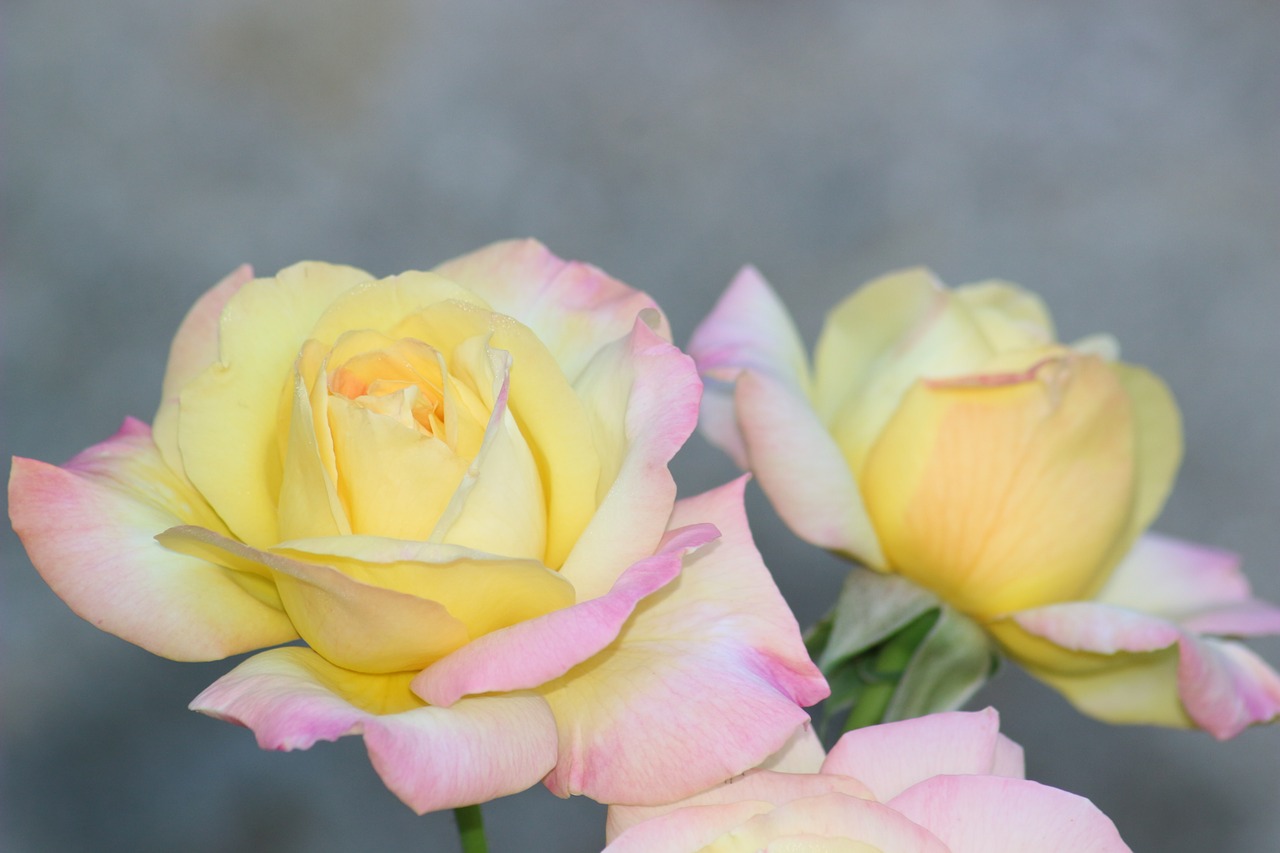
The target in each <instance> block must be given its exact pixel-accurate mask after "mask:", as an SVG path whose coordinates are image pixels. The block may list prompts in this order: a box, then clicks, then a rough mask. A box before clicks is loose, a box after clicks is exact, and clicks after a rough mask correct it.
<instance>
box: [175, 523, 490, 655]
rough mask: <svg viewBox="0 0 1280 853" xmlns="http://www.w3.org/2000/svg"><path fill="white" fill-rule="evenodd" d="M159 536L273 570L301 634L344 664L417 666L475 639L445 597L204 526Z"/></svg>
mask: <svg viewBox="0 0 1280 853" xmlns="http://www.w3.org/2000/svg"><path fill="white" fill-rule="evenodd" d="M158 538H159V539H160V541H161V542H162V543H163V544H164V546H165V547H167V548H169V549H171V550H173V551H174V552H176V553H180V554H187V555H190V556H194V557H199V558H202V559H205V560H208V561H210V562H216V563H218V564H219V565H223V566H226V567H228V568H231V569H236V570H238V571H240V572H242V573H244V574H246V575H254V574H258V573H269V575H270V577H271V579H272V580H273V581H274V582H275V585H276V588H277V589H279V591H280V599H281V601H282V602H283V603H284V607H285V610H286V611H287V612H288V614H289V618H290V620H291V621H292V622H293V624H294V626H296V628H297V631H298V633H299V634H300V635H301V636H302V639H304V640H306V641H307V644H308V645H310V646H311V647H312V648H314V649H315V650H316V651H317V652H318V653H319V654H321V655H323V656H324V658H325V659H327V660H329V661H330V662H332V663H333V664H335V665H337V666H342V667H347V668H350V669H355V670H359V671H362V672H372V673H389V672H400V671H404V670H417V669H421V668H422V667H424V666H426V665H427V664H429V663H431V662H432V661H435V660H438V659H439V658H441V657H443V656H444V655H446V654H448V653H449V652H451V651H453V650H454V649H457V648H459V647H461V646H462V645H463V644H465V643H466V642H467V640H468V639H469V637H468V633H467V626H466V625H465V624H463V622H462V621H461V620H459V619H457V618H455V617H454V616H453V615H452V614H450V613H449V611H448V610H447V609H446V608H445V607H444V606H443V605H442V604H440V603H438V602H436V601H431V600H428V599H425V598H420V597H418V596H416V595H413V594H412V593H407V592H401V591H398V590H396V589H393V588H384V587H379V586H373V585H370V584H367V583H362V582H360V581H359V580H356V579H354V578H352V577H350V576H348V575H347V574H344V573H343V572H341V571H339V570H338V569H336V568H334V567H332V566H328V565H323V564H321V563H319V562H315V561H312V560H300V559H293V558H291V557H288V556H285V555H284V554H282V553H274V552H270V551H260V550H257V549H255V548H250V547H249V546H247V545H243V544H241V543H239V542H236V541H235V540H232V539H228V538H226V537H224V536H219V535H217V534H215V533H211V532H210V531H207V530H203V529H201V528H198V527H175V528H172V529H170V530H167V531H165V532H164V533H163V534H162V535H161V536H160V537H158Z"/></svg>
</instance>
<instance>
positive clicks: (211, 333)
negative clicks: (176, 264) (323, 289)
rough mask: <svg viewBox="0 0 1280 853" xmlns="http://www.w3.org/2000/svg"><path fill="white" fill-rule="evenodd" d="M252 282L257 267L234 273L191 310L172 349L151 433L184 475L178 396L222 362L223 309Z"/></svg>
mask: <svg viewBox="0 0 1280 853" xmlns="http://www.w3.org/2000/svg"><path fill="white" fill-rule="evenodd" d="M252 279H253V267H251V266H249V265H248V264H242V265H240V266H239V267H236V268H235V269H234V270H232V271H231V272H230V273H229V274H228V275H227V277H226V278H224V279H222V281H220V282H218V283H217V284H215V285H214V286H213V288H212V289H210V290H209V291H208V292H206V293H205V294H204V295H203V296H201V297H200V298H199V299H197V300H196V304H195V305H192V306H191V310H190V311H188V312H187V316H186V317H184V318H183V320H182V325H181V326H179V327H178V333H177V334H176V335H174V337H173V344H172V345H170V347H169V363H168V365H167V366H166V367H165V372H164V385H163V386H162V390H161V392H160V408H159V409H158V410H157V411H156V416H155V418H154V419H152V424H151V429H152V434H153V436H154V438H155V442H156V446H157V447H159V448H160V455H161V456H163V457H164V461H165V463H166V464H167V465H168V466H169V467H170V468H172V469H173V470H175V471H177V472H178V473H182V454H180V453H179V452H178V394H179V392H181V391H182V387H183V386H184V385H186V384H187V383H188V382H190V381H191V380H192V379H194V378H195V377H196V376H198V375H199V374H200V373H201V372H202V371H203V370H204V369H205V368H207V367H208V366H209V365H211V364H213V363H214V362H215V361H217V360H218V319H219V318H220V317H221V316H222V309H223V308H224V307H226V304H227V302H228V301H229V300H230V299H231V297H232V296H235V294H236V292H237V291H239V290H240V288H242V287H244V286H245V285H246V284H248V283H249V281H251V280H252Z"/></svg>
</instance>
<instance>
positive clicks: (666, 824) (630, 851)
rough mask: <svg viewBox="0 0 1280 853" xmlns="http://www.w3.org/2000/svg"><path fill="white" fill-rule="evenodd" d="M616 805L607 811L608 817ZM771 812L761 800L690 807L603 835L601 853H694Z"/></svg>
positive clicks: (768, 805) (767, 804)
mask: <svg viewBox="0 0 1280 853" xmlns="http://www.w3.org/2000/svg"><path fill="white" fill-rule="evenodd" d="M617 808H618V807H617V806H614V807H612V808H610V809H609V814H610V817H611V818H612V815H613V812H614V811H615V810H617ZM771 809H773V804H772V803H768V802H765V801H762V800H741V801H738V802H732V803H721V804H718V805H712V806H690V807H688V808H684V809H680V810H679V811H678V812H670V813H668V814H660V815H658V816H657V817H654V818H652V819H650V820H646V821H645V822H644V823H637V824H634V825H632V824H628V825H627V827H625V831H624V830H623V829H617V830H612V829H611V830H610V831H607V832H606V834H605V840H606V841H607V842H608V843H609V846H608V847H606V848H605V850H604V853H654V851H656V850H661V851H662V853H697V851H700V850H704V849H706V847H707V846H708V845H709V844H712V843H714V842H715V841H716V839H718V838H721V837H723V836H724V835H725V834H726V833H729V832H732V831H733V829H734V828H735V827H737V826H740V825H741V824H743V823H745V822H746V821H748V820H750V819H751V818H753V817H755V816H756V815H759V814H764V813H766V812H768V811H770V810H771Z"/></svg>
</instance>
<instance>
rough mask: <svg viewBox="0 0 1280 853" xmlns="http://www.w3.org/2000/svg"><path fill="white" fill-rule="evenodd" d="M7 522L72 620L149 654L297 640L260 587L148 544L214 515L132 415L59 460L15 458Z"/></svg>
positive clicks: (207, 654)
mask: <svg viewBox="0 0 1280 853" xmlns="http://www.w3.org/2000/svg"><path fill="white" fill-rule="evenodd" d="M9 517H10V519H11V521H12V522H13V528H14V530H15V531H17V533H18V536H19V538H20V539H21V540H22V543H23V545H24V546H25V547H26V549H27V554H28V555H29V556H30V558H31V562H32V563H33V564H34V565H35V567H36V569H37V570H38V571H39V572H40V575H41V576H42V577H43V578H44V580H45V582H46V583H48V584H49V586H50V587H51V588H52V589H53V591H54V592H55V593H57V594H58V596H59V597H60V598H61V599H62V600H63V601H65V602H66V603H67V605H68V606H69V607H70V608H71V609H72V610H73V611H75V613H76V614H77V615H79V616H80V617H81V618H83V619H85V620H87V621H88V622H91V623H92V624H94V625H96V626H97V627H99V628H101V629H102V630H104V631H107V632H108V633H111V634H115V635H116V636H118V637H121V638H123V639H125V640H128V641H129V642H131V643H134V644H135V645H138V646H141V647H142V648H144V649H146V650H147V651H150V652H154V653H155V654H158V655H162V656H164V657H168V658H173V659H175V660H216V659H218V658H223V657H226V656H228V655H233V654H239V653H241V652H246V651H250V650H252V649H257V648H261V647H263V646H272V645H276V644H278V643H284V642H288V641H289V640H293V639H297V636H298V635H297V633H296V632H295V631H294V629H293V626H292V625H291V624H290V622H289V619H288V617H287V616H285V614H284V613H283V611H282V610H281V609H280V607H279V602H278V600H275V601H271V595H270V593H269V590H257V589H255V592H257V593H259V596H258V597H255V595H251V594H250V592H248V591H247V590H248V589H249V587H247V586H245V585H242V584H240V583H237V580H236V578H235V576H234V573H232V572H228V571H227V570H225V569H223V568H220V567H219V566H216V565H214V564H212V563H209V562H207V561H205V560H201V559H197V558H192V557H188V556H184V555H182V554H177V553H174V552H172V551H170V550H168V549H166V548H165V547H164V546H162V545H161V544H159V543H158V542H156V540H155V538H154V537H155V535H156V534H157V533H160V532H161V531H163V530H165V529H166V528H169V527H172V526H174V525H176V524H184V523H203V524H211V525H214V526H217V525H219V522H218V520H217V518H216V516H214V515H213V513H212V511H210V510H209V509H208V507H207V506H205V505H204V502H203V500H202V499H201V498H200V495H199V494H198V493H197V492H196V491H195V490H194V489H192V488H191V486H190V485H189V484H188V483H186V482H185V481H184V480H182V479H181V478H180V476H179V475H178V474H176V473H174V472H173V470H172V469H170V468H169V467H168V466H167V465H166V464H165V463H164V461H163V460H162V459H161V458H160V452H159V451H158V450H157V449H156V446H155V444H154V443H152V441H151V431H150V430H149V429H148V428H147V426H146V425H145V424H143V423H141V422H139V421H135V420H133V419H129V420H127V421H125V424H124V426H123V427H121V429H120V432H118V433H117V434H116V435H114V436H113V437H111V438H109V439H107V440H106V441H104V442H102V443H101V444H96V445H94V446H93V447H90V448H89V449H88V450H85V451H84V452H82V453H81V454H79V455H78V456H76V457H75V458H74V459H72V460H71V461H70V462H68V463H67V464H66V465H64V466H63V467H57V466H55V465H48V464H46V463H44V462H37V461H35V460H32V459H22V458H15V459H14V460H13V470H12V473H11V475H10V478H9ZM268 602H269V603H268ZM273 604H274V605H275V606H272V605H273Z"/></svg>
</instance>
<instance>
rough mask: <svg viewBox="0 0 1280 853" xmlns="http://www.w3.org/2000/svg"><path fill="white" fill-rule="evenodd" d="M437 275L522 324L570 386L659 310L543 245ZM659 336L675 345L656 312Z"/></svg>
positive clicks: (473, 257)
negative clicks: (645, 314) (644, 316)
mask: <svg viewBox="0 0 1280 853" xmlns="http://www.w3.org/2000/svg"><path fill="white" fill-rule="evenodd" d="M436 272H437V273H439V274H440V275H442V276H445V277H446V278H449V279H451V280H453V281H456V282H458V283H459V284H461V285H463V286H464V287H467V288H469V289H471V290H473V291H474V292H476V293H478V294H480V295H481V296H482V297H484V298H485V299H486V300H487V301H488V302H489V304H490V305H492V306H493V308H494V310H495V311H498V312H500V313H502V314H507V315H509V316H512V317H515V318H516V319H517V320H519V321H520V322H521V323H523V324H525V325H526V326H528V327H529V328H531V329H533V330H534V332H535V333H536V334H537V336H538V338H539V339H541V340H542V342H543V343H545V344H546V345H547V348H548V349H549V350H550V351H551V353H552V355H553V356H555V359H556V361H557V362H558V363H559V364H560V367H561V369H562V370H563V371H564V373H565V375H566V376H568V377H569V379H570V380H571V381H574V380H576V379H577V377H578V375H579V373H580V372H581V371H582V369H583V368H584V367H585V366H586V365H587V363H588V362H589V361H590V360H591V358H592V357H593V356H594V355H595V354H596V353H597V352H598V351H599V350H600V349H601V348H602V347H604V346H606V345H607V344H608V343H610V342H611V341H614V340H616V339H618V338H620V337H622V336H624V335H626V334H627V333H628V332H629V331H631V327H632V326H633V325H634V323H635V321H636V316H637V315H638V314H640V312H642V311H655V312H657V308H658V306H657V304H656V303H655V302H654V301H653V299H651V298H650V297H649V295H648V294H646V293H643V292H641V291H639V290H635V289H634V288H631V287H628V286H627V285H625V284H623V283H622V282H620V281H618V280H617V279H614V278H612V277H611V276H609V275H608V274H606V273H604V272H602V271H601V270H599V269H596V268H595V267H593V266H591V265H589V264H584V263H579V262H576V261H564V260H561V259H560V258H558V257H556V256H555V255H553V254H552V253H551V252H550V251H548V250H547V247H546V246H544V245H542V244H541V243H539V242H538V241H536V240H507V241H504V242H500V243H494V244H492V245H489V246H486V247H485V248H483V249H479V250H478V251H475V252H471V253H469V254H466V255H463V256H462V257H459V258H454V259H453V260H451V261H447V262H445V263H443V264H441V265H440V266H438V267H436ZM654 328H655V330H656V331H657V333H658V335H659V336H661V337H662V338H664V339H665V340H668V341H669V340H671V330H670V328H669V327H668V326H667V321H666V319H665V318H664V317H662V315H661V313H660V312H657V315H656V323H655V326H654Z"/></svg>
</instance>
